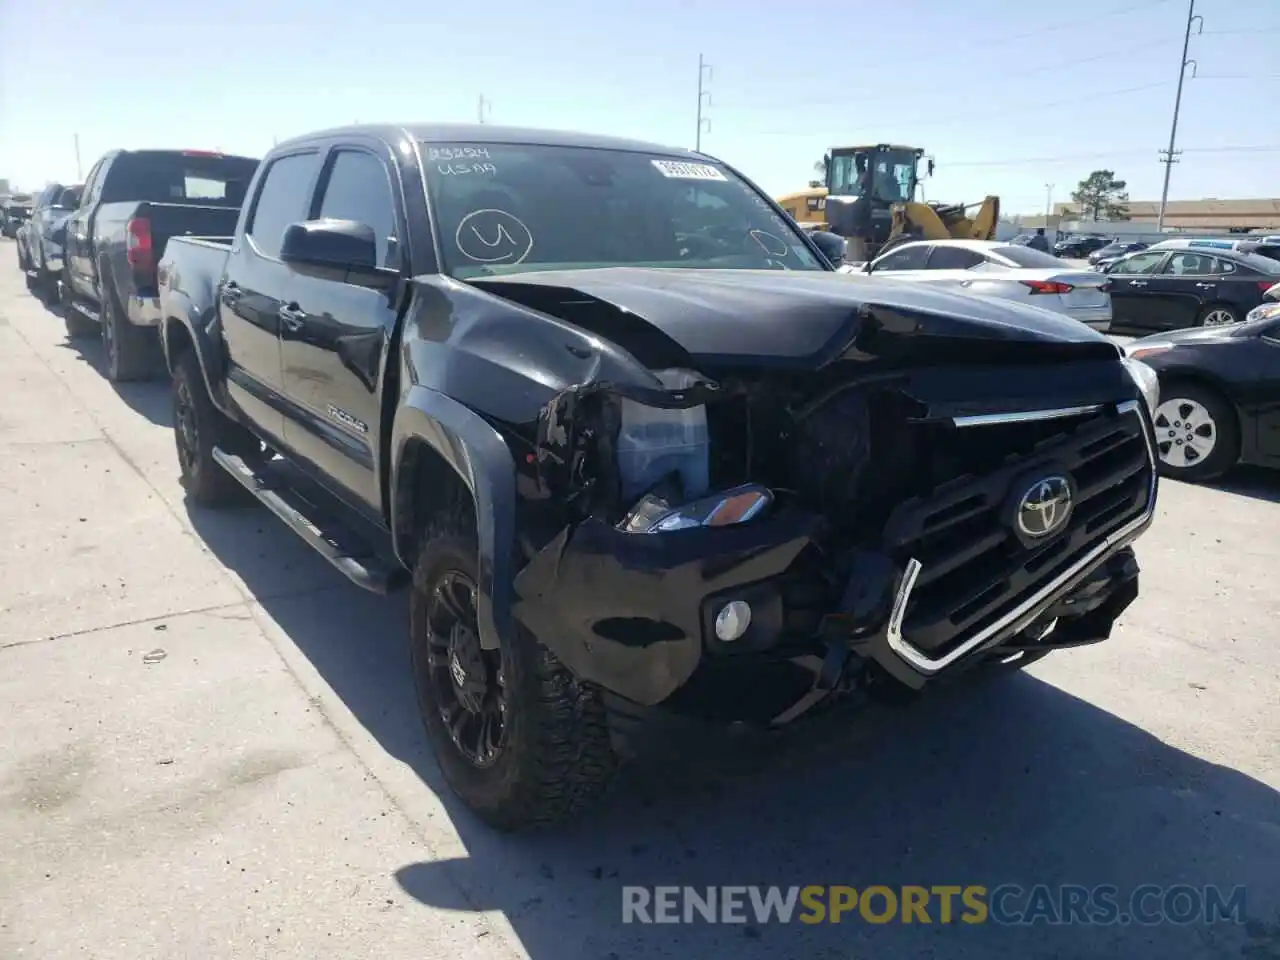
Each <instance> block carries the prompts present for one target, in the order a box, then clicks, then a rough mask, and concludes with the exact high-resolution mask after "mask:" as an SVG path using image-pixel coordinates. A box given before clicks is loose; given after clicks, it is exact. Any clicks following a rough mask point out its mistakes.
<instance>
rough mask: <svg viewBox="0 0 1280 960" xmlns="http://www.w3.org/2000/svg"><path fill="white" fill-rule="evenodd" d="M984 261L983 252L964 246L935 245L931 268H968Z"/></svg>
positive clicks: (930, 256) (930, 263)
mask: <svg viewBox="0 0 1280 960" xmlns="http://www.w3.org/2000/svg"><path fill="white" fill-rule="evenodd" d="M980 263H982V254H980V253H978V252H976V251H974V250H966V249H965V248H964V247H934V248H933V253H931V254H930V255H929V263H928V269H930V270H968V269H969V268H970V267H976V266H977V265H978V264H980Z"/></svg>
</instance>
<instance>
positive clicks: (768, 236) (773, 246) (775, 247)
mask: <svg viewBox="0 0 1280 960" xmlns="http://www.w3.org/2000/svg"><path fill="white" fill-rule="evenodd" d="M747 232H748V233H749V234H750V236H751V239H752V240H754V241H755V242H756V243H758V244H760V249H762V250H763V251H764V252H765V253H767V254H769V256H771V257H785V256H786V255H787V254H788V253H790V252H791V248H790V247H789V246H787V241H785V240H783V239H782V238H781V237H779V236H775V235H774V234H772V233H769V232H768V231H766V230H749V231H747Z"/></svg>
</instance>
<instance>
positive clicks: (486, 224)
mask: <svg viewBox="0 0 1280 960" xmlns="http://www.w3.org/2000/svg"><path fill="white" fill-rule="evenodd" d="M453 239H454V242H455V243H456V244H457V245H458V249H459V250H460V251H462V255H463V256H464V257H466V258H467V259H468V260H474V261H475V262H476V263H506V264H517V263H521V262H523V261H524V259H525V257H527V256H529V254H530V253H531V252H532V250H533V231H531V230H530V229H529V228H528V227H527V226H525V223H524V221H523V220H521V219H520V218H519V217H517V216H516V215H515V214H513V213H508V212H507V211H505V210H495V209H492V208H485V209H483V210H472V211H471V212H470V213H468V214H467V215H466V216H465V217H463V218H462V219H461V220H459V221H458V229H457V230H456V231H455V232H454V235H453Z"/></svg>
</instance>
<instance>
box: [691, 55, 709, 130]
mask: <svg viewBox="0 0 1280 960" xmlns="http://www.w3.org/2000/svg"><path fill="white" fill-rule="evenodd" d="M710 79H711V64H709V63H707V62H706V61H705V60H703V59H702V54H698V133H697V136H695V137H694V141H693V149H695V150H701V149H702V131H704V130H706V131H710V130H711V119H710V118H709V117H703V115H702V106H703V104H704V103H705V104H706V105H707V106H708V107H709V106H711V91H710V90H708V89H707V88H706V84H705V83H704V81H706V80H710Z"/></svg>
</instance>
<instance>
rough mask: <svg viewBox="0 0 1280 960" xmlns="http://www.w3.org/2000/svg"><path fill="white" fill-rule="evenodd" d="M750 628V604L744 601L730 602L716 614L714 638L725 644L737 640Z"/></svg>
mask: <svg viewBox="0 0 1280 960" xmlns="http://www.w3.org/2000/svg"><path fill="white" fill-rule="evenodd" d="M749 626H751V604H749V603H747V602H746V601H745V600H730V601H729V602H728V603H726V604H725V605H724V606H723V607H721V608H720V612H719V613H717V614H716V636H717V637H719V638H720V639H721V640H723V641H724V642H725V643H731V642H732V641H734V640H737V639H738V638H739V637H741V636H742V635H743V634H744V633H746V632H747V627H749Z"/></svg>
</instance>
